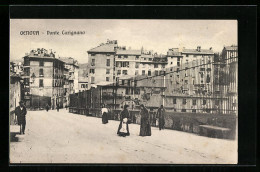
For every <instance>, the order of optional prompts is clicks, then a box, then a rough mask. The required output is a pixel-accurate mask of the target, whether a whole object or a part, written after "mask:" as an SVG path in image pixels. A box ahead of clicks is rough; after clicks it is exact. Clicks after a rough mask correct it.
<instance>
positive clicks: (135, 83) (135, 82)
mask: <svg viewBox="0 0 260 172" xmlns="http://www.w3.org/2000/svg"><path fill="white" fill-rule="evenodd" d="M134 86H135V87H137V81H136V80H135V81H134ZM139 91H140V90H139Z"/></svg>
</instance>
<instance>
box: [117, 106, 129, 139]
mask: <svg viewBox="0 0 260 172" xmlns="http://www.w3.org/2000/svg"><path fill="white" fill-rule="evenodd" d="M127 108H128V105H124V109H123V110H122V112H121V113H120V124H119V126H118V130H117V134H118V135H119V136H123V137H125V136H129V135H130V133H129V128H128V122H129V117H130V115H129V111H128V109H127Z"/></svg>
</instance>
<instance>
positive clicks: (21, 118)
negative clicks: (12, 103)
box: [15, 101, 27, 134]
mask: <svg viewBox="0 0 260 172" xmlns="http://www.w3.org/2000/svg"><path fill="white" fill-rule="evenodd" d="M19 105H20V106H18V107H16V108H15V115H16V116H17V120H18V125H20V134H24V130H25V125H26V114H27V110H26V107H25V106H24V103H23V101H20V102H19Z"/></svg>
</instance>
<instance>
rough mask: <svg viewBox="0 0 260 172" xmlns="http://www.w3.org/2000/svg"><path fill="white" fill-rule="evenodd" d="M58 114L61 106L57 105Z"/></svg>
mask: <svg viewBox="0 0 260 172" xmlns="http://www.w3.org/2000/svg"><path fill="white" fill-rule="evenodd" d="M56 108H57V112H59V110H60V107H59V104H57V107H56Z"/></svg>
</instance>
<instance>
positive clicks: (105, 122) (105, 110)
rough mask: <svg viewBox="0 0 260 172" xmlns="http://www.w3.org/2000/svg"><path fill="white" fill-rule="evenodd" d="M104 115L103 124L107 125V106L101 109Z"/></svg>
mask: <svg viewBox="0 0 260 172" xmlns="http://www.w3.org/2000/svg"><path fill="white" fill-rule="evenodd" d="M101 114H102V123H103V124H107V123H108V109H107V108H106V105H103V107H102V109H101Z"/></svg>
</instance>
